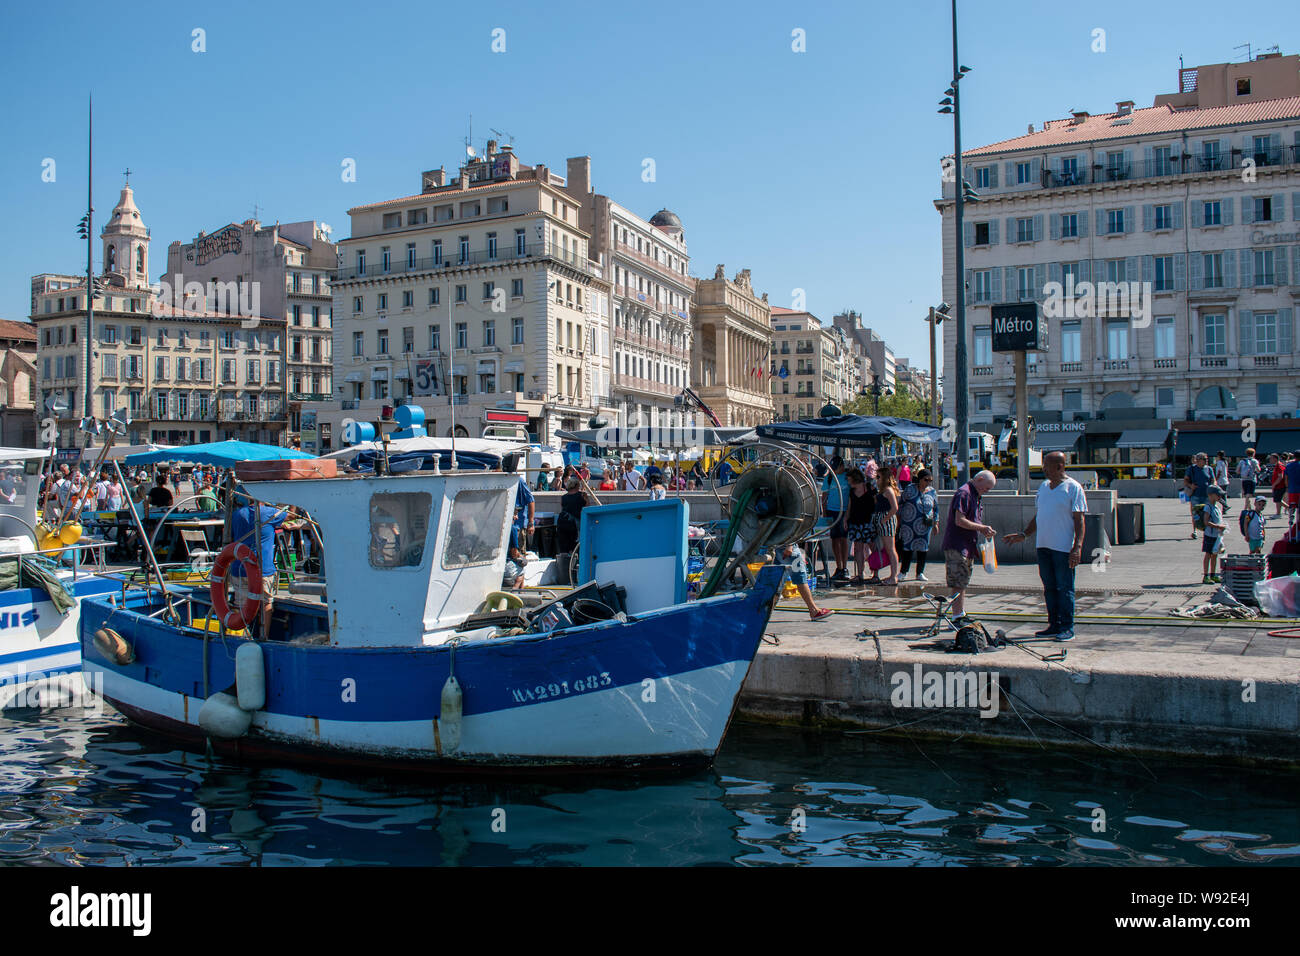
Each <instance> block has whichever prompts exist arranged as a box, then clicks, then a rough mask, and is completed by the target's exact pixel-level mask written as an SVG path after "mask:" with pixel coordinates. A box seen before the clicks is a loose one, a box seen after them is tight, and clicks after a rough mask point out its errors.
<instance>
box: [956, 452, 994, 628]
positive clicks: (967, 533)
mask: <svg viewBox="0 0 1300 956" xmlns="http://www.w3.org/2000/svg"><path fill="white" fill-rule="evenodd" d="M997 483H998V479H997V476H995V475H994V474H993V472H991V471H987V470H986V471H981V472H980V473H979V474H977V475H976V476H975V477H974V478H972V479H971V480H970V481H968V482H966V484H964V485H962V486H961V487H960V488H958V489H957V493H956V494H954V495H953V496H952V503H951V504H950V505H949V506H948V525H947V527H946V528H945V529H944V532H943V557H944V563H945V565H946V571H947V578H948V587H950V588H952V589H953V590H954V591H955V592H956V593H955V594H953V595H952V597H951V598H950V599H949V600H950V601H951V602H952V603H951V604H950V607H951V609H952V614H953V621H954V622H956V623H958V624H959V625H960V624H964V623H966V622H967V616H966V588H967V587H968V586H969V585H970V574H971V569H972V568H973V567H974V564H975V559H976V557H977V556H978V554H979V538H980V535H983V536H984V537H986V538H991V537H993V536H994V534H996V532H995V531H994V530H993V529H992V528H990V527H989V526H988V525H986V524H984V503H983V501H982V500H981V499H982V498H983V496H984V495H987V494H988V493H989V492H990V491H992V490H993V486H994V485H996V484H997Z"/></svg>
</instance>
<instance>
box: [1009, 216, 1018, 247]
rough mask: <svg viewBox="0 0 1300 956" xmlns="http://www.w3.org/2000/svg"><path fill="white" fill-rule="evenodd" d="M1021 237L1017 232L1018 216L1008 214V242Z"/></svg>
mask: <svg viewBox="0 0 1300 956" xmlns="http://www.w3.org/2000/svg"><path fill="white" fill-rule="evenodd" d="M1019 238H1020V234H1019V233H1017V232H1016V217H1015V216H1007V243H1008V244H1010V243H1013V242H1015V241H1016V240H1017V239H1019Z"/></svg>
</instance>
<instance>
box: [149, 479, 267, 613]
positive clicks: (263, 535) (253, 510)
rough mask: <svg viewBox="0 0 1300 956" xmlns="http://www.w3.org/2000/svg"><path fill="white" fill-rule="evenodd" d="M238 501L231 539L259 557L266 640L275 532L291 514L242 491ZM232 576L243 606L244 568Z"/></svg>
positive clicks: (239, 566) (232, 571)
mask: <svg viewBox="0 0 1300 956" xmlns="http://www.w3.org/2000/svg"><path fill="white" fill-rule="evenodd" d="M164 481H165V478H164V477H163V476H161V475H160V476H159V478H158V483H159V484H160V485H161V484H162V483H163V482H164ZM164 490H165V489H164ZM238 500H239V501H241V502H243V504H242V506H240V507H237V508H235V510H234V512H233V513H232V514H231V516H230V535H231V540H232V541H233V542H234V543H235V544H236V545H240V544H246V545H248V547H250V548H252V549H253V552H254V553H255V554H257V560H258V566H259V567H260V568H261V571H262V637H264V638H265V637H266V636H267V635H268V634H269V633H270V630H269V629H270V626H271V605H272V603H273V601H274V596H275V590H276V571H275V531H276V529H277V528H279V527H280V526H281V525H283V524H284V522H285V521H286V520H287V519H288V518H289V512H288V510H287V509H284V508H272V507H270V506H269V505H264V504H261V503H259V502H256V501H253V500H252V499H251V498H249V497H248V495H247V494H245V493H244V491H243V488H240V489H239V497H238ZM259 523H260V525H261V527H260V528H259V527H258V525H259ZM259 531H260V535H259ZM230 576H231V577H232V578H235V579H236V587H235V591H236V594H237V595H238V596H239V599H240V601H241V602H242V601H243V599H244V595H243V594H241V593H240V592H241V591H242V590H244V589H243V588H241V587H240V584H239V582H241V581H242V580H243V577H244V566H243V564H241V563H240V562H238V561H236V562H235V563H234V564H233V565H232V566H231V568H230Z"/></svg>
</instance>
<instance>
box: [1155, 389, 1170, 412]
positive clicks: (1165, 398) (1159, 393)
mask: <svg viewBox="0 0 1300 956" xmlns="http://www.w3.org/2000/svg"><path fill="white" fill-rule="evenodd" d="M1173 404H1174V390H1173V389H1172V388H1157V389H1156V405H1158V406H1159V407H1161V408H1172V407H1173Z"/></svg>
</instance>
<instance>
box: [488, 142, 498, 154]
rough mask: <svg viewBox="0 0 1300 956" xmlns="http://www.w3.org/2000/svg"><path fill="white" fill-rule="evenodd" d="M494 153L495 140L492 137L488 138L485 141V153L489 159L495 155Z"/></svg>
mask: <svg viewBox="0 0 1300 956" xmlns="http://www.w3.org/2000/svg"><path fill="white" fill-rule="evenodd" d="M496 153H497V141H496V140H494V139H490V140H488V141H487V155H488V158H489V159H491V158H492V157H493V156H495V155H496Z"/></svg>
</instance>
